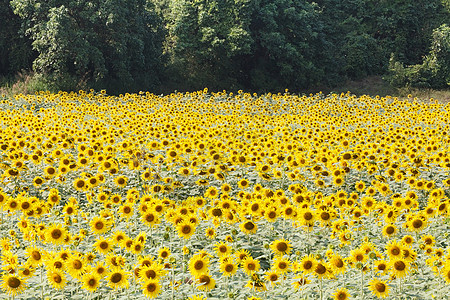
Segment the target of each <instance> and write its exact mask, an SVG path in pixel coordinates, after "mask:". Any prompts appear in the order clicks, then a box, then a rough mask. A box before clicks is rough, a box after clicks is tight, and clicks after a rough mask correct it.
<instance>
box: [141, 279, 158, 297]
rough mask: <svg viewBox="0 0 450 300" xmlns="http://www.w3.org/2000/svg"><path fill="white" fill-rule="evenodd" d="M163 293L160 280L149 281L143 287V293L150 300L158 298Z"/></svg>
mask: <svg viewBox="0 0 450 300" xmlns="http://www.w3.org/2000/svg"><path fill="white" fill-rule="evenodd" d="M160 292H161V283H160V282H159V280H153V279H149V280H147V281H146V282H144V284H143V285H142V293H143V294H144V295H145V296H147V297H148V298H156V297H157V296H158V295H159V293H160Z"/></svg>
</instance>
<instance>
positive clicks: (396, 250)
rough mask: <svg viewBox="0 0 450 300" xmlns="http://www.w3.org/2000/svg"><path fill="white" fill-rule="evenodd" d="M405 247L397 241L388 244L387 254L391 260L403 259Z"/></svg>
mask: <svg viewBox="0 0 450 300" xmlns="http://www.w3.org/2000/svg"><path fill="white" fill-rule="evenodd" d="M402 249H403V245H402V244H401V243H400V242H397V241H393V240H392V241H390V242H389V243H387V244H386V252H387V255H388V256H389V257H390V258H401V257H402V255H403V252H402Z"/></svg>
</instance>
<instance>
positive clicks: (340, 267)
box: [329, 254, 347, 274]
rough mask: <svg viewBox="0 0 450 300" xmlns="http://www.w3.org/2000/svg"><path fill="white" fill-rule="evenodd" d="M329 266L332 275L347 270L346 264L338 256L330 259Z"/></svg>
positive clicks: (335, 255)
mask: <svg viewBox="0 0 450 300" xmlns="http://www.w3.org/2000/svg"><path fill="white" fill-rule="evenodd" d="M329 265H330V267H331V269H332V270H333V273H334V274H339V273H344V272H345V269H346V268H347V263H346V262H345V260H344V259H343V258H342V257H341V256H340V255H339V254H334V255H332V256H331V257H330V261H329Z"/></svg>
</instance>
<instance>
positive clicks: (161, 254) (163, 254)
mask: <svg viewBox="0 0 450 300" xmlns="http://www.w3.org/2000/svg"><path fill="white" fill-rule="evenodd" d="M170 254H171V253H170V250H169V248H166V247H162V248H161V249H159V251H158V256H159V257H160V258H162V259H167V258H169V257H170Z"/></svg>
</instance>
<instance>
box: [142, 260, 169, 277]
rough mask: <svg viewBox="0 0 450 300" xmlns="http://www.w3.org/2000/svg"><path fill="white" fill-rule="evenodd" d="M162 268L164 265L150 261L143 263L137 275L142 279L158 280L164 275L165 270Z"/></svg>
mask: <svg viewBox="0 0 450 300" xmlns="http://www.w3.org/2000/svg"><path fill="white" fill-rule="evenodd" d="M163 269H164V265H162V264H159V263H157V262H152V263H151V264H149V265H143V266H142V267H141V268H140V269H139V272H138V275H139V276H138V277H139V278H140V279H142V280H143V281H147V280H153V279H154V280H159V279H160V278H161V277H163V276H165V275H166V272H167V271H166V270H163Z"/></svg>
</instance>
